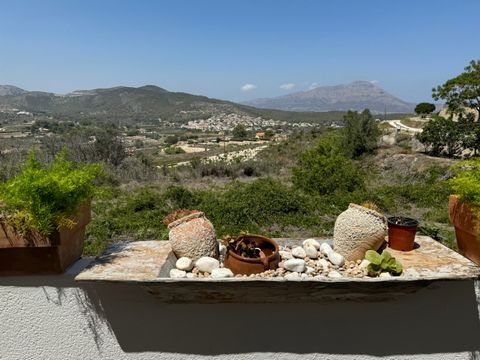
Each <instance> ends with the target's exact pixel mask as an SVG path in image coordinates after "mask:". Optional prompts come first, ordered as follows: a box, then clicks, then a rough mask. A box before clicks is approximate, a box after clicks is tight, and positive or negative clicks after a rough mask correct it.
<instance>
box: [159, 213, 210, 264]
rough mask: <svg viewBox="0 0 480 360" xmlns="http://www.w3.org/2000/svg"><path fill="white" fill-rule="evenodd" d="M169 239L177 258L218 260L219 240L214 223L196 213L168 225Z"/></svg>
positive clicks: (202, 214) (201, 214)
mask: <svg viewBox="0 0 480 360" xmlns="http://www.w3.org/2000/svg"><path fill="white" fill-rule="evenodd" d="M168 230H169V233H168V239H169V241H170V244H171V245H172V250H173V252H174V253H175V255H176V256H177V258H181V257H188V258H190V259H193V260H197V259H199V258H201V257H202V256H210V257H213V258H216V259H218V257H219V252H218V240H217V236H216V234H215V229H214V228H213V225H212V223H211V222H210V221H209V220H208V219H207V218H206V217H205V214H204V213H203V212H201V211H195V212H192V213H191V214H189V215H187V216H184V217H182V218H180V219H178V220H175V221H174V222H172V223H170V224H169V225H168Z"/></svg>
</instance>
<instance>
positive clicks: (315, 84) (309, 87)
mask: <svg viewBox="0 0 480 360" xmlns="http://www.w3.org/2000/svg"><path fill="white" fill-rule="evenodd" d="M319 86H320V84H319V83H317V82H312V83H310V85H308V90H313V89H316V88H317V87H319Z"/></svg>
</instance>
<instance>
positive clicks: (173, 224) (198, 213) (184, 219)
mask: <svg viewBox="0 0 480 360" xmlns="http://www.w3.org/2000/svg"><path fill="white" fill-rule="evenodd" d="M204 215H205V213H204V212H203V211H195V212H193V213H191V214H188V215H185V216H183V217H181V218H180V219H177V220H175V221H172V222H171V223H170V224H168V229H169V230H170V229H172V228H174V227H176V226H178V225H180V224H182V223H184V222H187V221H189V220H192V219H197V218H200V217H202V216H204Z"/></svg>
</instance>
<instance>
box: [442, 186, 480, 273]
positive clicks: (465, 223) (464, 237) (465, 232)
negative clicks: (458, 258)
mask: <svg viewBox="0 0 480 360" xmlns="http://www.w3.org/2000/svg"><path fill="white" fill-rule="evenodd" d="M448 217H449V219H450V222H451V223H452V224H453V226H454V227H455V237H456V239H457V246H458V249H459V250H460V253H461V254H462V255H464V256H465V257H467V258H469V259H470V260H472V261H473V262H475V263H477V264H478V265H480V233H479V230H478V229H479V227H478V223H477V221H478V219H477V218H476V216H475V215H474V214H473V212H472V208H471V207H470V206H469V205H468V204H466V203H464V202H463V201H460V199H458V197H457V196H455V195H450V197H449V199H448ZM476 225H477V226H476Z"/></svg>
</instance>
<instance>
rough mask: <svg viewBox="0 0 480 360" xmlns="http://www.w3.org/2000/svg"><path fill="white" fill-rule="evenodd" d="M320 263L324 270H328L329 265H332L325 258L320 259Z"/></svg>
mask: <svg viewBox="0 0 480 360" xmlns="http://www.w3.org/2000/svg"><path fill="white" fill-rule="evenodd" d="M318 265H320V266H321V267H322V268H323V271H328V267H329V266H330V263H329V262H328V261H327V260H325V259H320V260H318Z"/></svg>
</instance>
